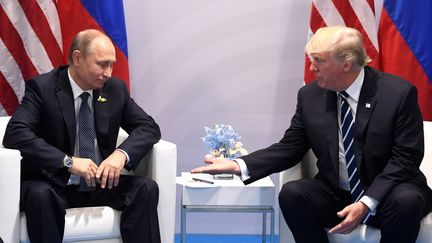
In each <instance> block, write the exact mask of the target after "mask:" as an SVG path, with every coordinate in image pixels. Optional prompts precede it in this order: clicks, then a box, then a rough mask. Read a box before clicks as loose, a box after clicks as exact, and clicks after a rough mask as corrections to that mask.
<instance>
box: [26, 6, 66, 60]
mask: <svg viewBox="0 0 432 243" xmlns="http://www.w3.org/2000/svg"><path fill="white" fill-rule="evenodd" d="M19 3H20V5H21V7H22V9H23V11H24V13H25V16H26V17H27V20H28V22H29V24H30V25H31V27H32V29H33V30H34V32H35V34H36V35H37V38H39V40H40V42H41V44H42V45H43V46H44V49H45V51H46V53H47V55H48V57H49V59H50V61H51V65H52V66H53V67H57V66H59V65H60V64H62V62H63V58H62V56H63V55H62V50H61V49H60V47H59V45H58V42H57V40H56V39H55V37H54V35H53V34H52V31H51V29H50V25H49V23H48V20H47V19H46V17H45V14H44V12H42V10H41V8H40V6H39V4H38V3H37V2H36V0H19Z"/></svg>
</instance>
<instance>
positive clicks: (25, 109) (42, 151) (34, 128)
mask: <svg viewBox="0 0 432 243" xmlns="http://www.w3.org/2000/svg"><path fill="white" fill-rule="evenodd" d="M42 97H43V95H42V93H41V89H40V87H39V86H38V85H37V82H35V81H34V80H29V81H27V82H26V88H25V96H24V98H23V100H22V102H21V105H20V106H19V107H18V109H17V110H16V112H15V113H14V115H13V116H12V118H11V120H10V121H9V123H8V126H7V128H6V132H5V136H4V138H3V145H4V146H5V147H6V148H11V149H18V150H20V152H21V156H22V157H23V158H24V159H25V161H26V162H29V163H32V166H33V167H34V168H40V169H41V170H42V171H44V172H51V173H54V172H55V171H56V170H57V169H59V168H63V164H62V161H63V158H64V155H65V154H64V153H63V152H62V151H61V150H59V149H57V148H55V147H54V146H52V145H50V144H48V143H47V142H46V141H45V140H44V139H43V138H41V136H40V134H39V133H40V132H39V127H40V117H41V112H42V110H43V109H44V102H43V98H42Z"/></svg>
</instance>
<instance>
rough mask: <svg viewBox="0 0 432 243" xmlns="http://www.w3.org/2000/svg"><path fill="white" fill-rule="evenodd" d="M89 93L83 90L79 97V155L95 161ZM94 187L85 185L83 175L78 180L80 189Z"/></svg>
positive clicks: (94, 134) (90, 189) (94, 135)
mask: <svg viewBox="0 0 432 243" xmlns="http://www.w3.org/2000/svg"><path fill="white" fill-rule="evenodd" d="M89 96H90V94H89V93H87V92H83V93H82V94H81V95H80V97H81V99H82V103H81V107H80V110H79V114H78V136H79V146H78V150H79V157H80V158H88V159H91V160H93V162H95V163H97V161H96V146H95V139H96V132H95V129H94V119H93V114H92V112H91V110H90V107H89V105H88V98H89ZM94 189H95V188H94V187H89V186H87V184H86V182H85V180H84V178H83V177H81V181H80V188H79V190H80V191H92V190H94Z"/></svg>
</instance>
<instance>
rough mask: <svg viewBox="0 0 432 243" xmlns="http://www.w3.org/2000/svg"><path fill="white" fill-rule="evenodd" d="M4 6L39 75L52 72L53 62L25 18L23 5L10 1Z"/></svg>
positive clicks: (13, 0)
mask: <svg viewBox="0 0 432 243" xmlns="http://www.w3.org/2000/svg"><path fill="white" fill-rule="evenodd" d="M2 6H3V8H4V10H5V12H6V14H7V16H8V17H9V19H10V21H11V23H12V24H13V26H14V27H15V29H16V30H17V33H18V34H19V36H20V38H21V40H22V41H23V44H24V48H25V50H26V52H27V53H28V56H29V58H30V60H32V63H33V65H34V67H35V68H36V70H37V71H38V73H45V72H48V71H49V70H51V69H52V68H53V66H52V64H51V61H50V59H49V57H48V55H47V53H46V51H45V48H43V45H42V43H41V42H40V40H39V39H38V38H37V36H36V34H35V33H34V31H33V29H32V28H31V25H30V24H29V22H28V21H27V18H25V17H24V16H25V14H24V11H23V9H22V8H21V5H20V4H19V3H18V2H17V1H15V0H10V1H9V2H8V4H2Z"/></svg>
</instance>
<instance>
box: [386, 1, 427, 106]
mask: <svg viewBox="0 0 432 243" xmlns="http://www.w3.org/2000/svg"><path fill="white" fill-rule="evenodd" d="M384 8H385V9H386V11H387V13H391V15H390V16H389V17H390V18H391V19H392V20H393V23H394V25H395V26H396V28H397V29H398V31H399V33H400V34H401V36H402V37H403V39H404V40H405V42H406V44H407V45H408V46H409V47H410V49H411V51H412V52H413V53H414V56H415V57H416V59H417V60H418V62H419V64H420V65H421V66H422V67H423V70H424V72H425V73H426V75H427V76H428V79H429V82H432V63H431V61H432V60H431V59H432V45H431V43H432V33H431V23H432V15H431V11H432V1H419V0H411V1H399V2H393V1H385V2H384ZM431 98H432V97H431Z"/></svg>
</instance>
